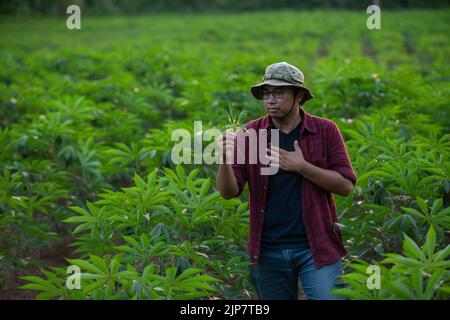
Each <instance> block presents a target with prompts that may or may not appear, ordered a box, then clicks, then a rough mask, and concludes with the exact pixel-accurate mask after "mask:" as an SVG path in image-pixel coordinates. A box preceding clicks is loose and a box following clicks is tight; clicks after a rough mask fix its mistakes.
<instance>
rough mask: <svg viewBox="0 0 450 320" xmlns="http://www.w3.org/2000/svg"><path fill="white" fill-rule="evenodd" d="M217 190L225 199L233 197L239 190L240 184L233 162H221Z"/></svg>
mask: <svg viewBox="0 0 450 320" xmlns="http://www.w3.org/2000/svg"><path fill="white" fill-rule="evenodd" d="M217 190H218V191H219V193H220V195H221V196H222V197H224V198H225V199H231V198H233V197H235V196H236V195H237V193H238V192H239V186H238V183H237V180H236V177H235V176H234V173H233V167H232V166H231V164H220V165H219V170H218V172H217Z"/></svg>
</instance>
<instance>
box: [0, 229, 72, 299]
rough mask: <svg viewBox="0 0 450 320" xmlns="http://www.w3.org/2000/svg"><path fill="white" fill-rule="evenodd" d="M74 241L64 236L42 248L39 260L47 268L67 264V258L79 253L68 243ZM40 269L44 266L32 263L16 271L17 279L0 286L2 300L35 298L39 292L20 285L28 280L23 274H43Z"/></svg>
mask: <svg viewBox="0 0 450 320" xmlns="http://www.w3.org/2000/svg"><path fill="white" fill-rule="evenodd" d="M72 242H74V239H72V238H71V237H64V238H62V239H61V241H60V242H58V243H56V244H54V245H52V246H49V247H44V248H42V249H41V250H40V258H39V259H38V260H39V261H40V263H41V264H42V265H43V266H45V267H44V268H45V269H47V268H50V267H63V266H66V265H67V261H66V260H65V259H66V258H77V255H76V254H75V253H74V252H73V251H74V250H75V248H73V247H68V245H69V244H70V243H72ZM40 269H42V268H39V267H37V266H32V265H30V266H27V267H26V268H24V269H23V270H20V271H18V272H16V273H15V280H14V279H10V281H9V282H10V285H9V286H7V285H5V286H4V287H2V288H0V300H34V299H35V296H36V295H37V294H38V293H39V292H37V291H33V290H24V289H19V288H18V287H19V286H21V285H24V284H25V283H27V281H24V280H22V279H20V277H21V276H42V272H40ZM12 276H14V275H12ZM11 284H12V285H11ZM8 287H9V288H8Z"/></svg>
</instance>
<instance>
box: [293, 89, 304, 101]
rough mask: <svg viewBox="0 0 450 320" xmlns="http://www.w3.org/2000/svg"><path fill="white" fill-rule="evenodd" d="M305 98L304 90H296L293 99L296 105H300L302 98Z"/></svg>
mask: <svg viewBox="0 0 450 320" xmlns="http://www.w3.org/2000/svg"><path fill="white" fill-rule="evenodd" d="M304 96H305V90H302V89H300V90H298V92H297V96H296V97H295V100H296V101H297V103H298V104H300V102H301V101H302V100H303V97H304Z"/></svg>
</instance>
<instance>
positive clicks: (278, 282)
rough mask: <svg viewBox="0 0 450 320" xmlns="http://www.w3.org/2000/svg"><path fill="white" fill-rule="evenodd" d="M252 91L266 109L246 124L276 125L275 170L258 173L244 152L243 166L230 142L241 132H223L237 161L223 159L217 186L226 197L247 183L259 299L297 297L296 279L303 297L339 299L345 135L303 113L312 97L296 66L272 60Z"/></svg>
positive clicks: (350, 174) (349, 171)
mask: <svg viewBox="0 0 450 320" xmlns="http://www.w3.org/2000/svg"><path fill="white" fill-rule="evenodd" d="M251 93H252V94H253V96H254V97H255V98H256V99H259V100H263V103H264V107H265V109H266V111H267V114H266V115H265V116H264V117H261V118H258V119H256V120H252V121H250V122H248V123H247V124H246V128H247V129H254V130H256V131H259V130H269V129H279V138H280V139H279V140H280V143H279V148H278V147H276V146H274V145H271V147H270V149H268V151H270V152H269V153H268V157H267V159H268V160H270V161H271V164H275V165H277V166H279V170H278V172H277V173H276V174H273V175H262V174H261V168H262V167H263V165H262V164H261V163H259V162H258V163H257V164H251V163H249V161H248V155H245V157H246V158H245V160H246V161H245V163H244V164H240V163H236V162H237V161H236V157H237V154H238V150H237V148H235V141H236V137H237V135H239V134H243V132H244V131H238V132H237V133H233V132H225V133H223V134H222V135H221V136H220V137H219V139H218V144H219V147H220V148H221V151H222V152H223V153H222V155H223V159H226V156H227V154H228V156H234V161H233V164H229V163H223V164H220V166H219V171H218V175H217V189H218V191H219V192H220V194H221V195H222V196H223V197H224V198H226V199H230V198H233V197H237V196H239V195H240V194H241V193H242V191H243V189H244V185H245V183H246V182H247V181H248V183H249V191H250V199H249V202H250V238H249V241H248V252H249V255H250V260H251V262H252V266H251V267H250V272H251V276H252V280H253V283H254V285H255V288H256V290H257V293H258V297H259V298H260V299H297V296H298V280H300V281H301V283H302V287H303V289H304V291H305V294H306V296H307V297H308V299H338V298H340V297H339V296H336V295H333V294H332V293H330V290H333V289H335V288H337V287H338V285H337V283H339V282H341V281H340V279H339V278H338V276H339V275H341V274H342V266H341V262H340V259H341V258H342V257H343V256H345V255H346V254H347V252H346V250H345V248H344V246H343V244H342V238H341V233H340V230H339V228H338V227H337V226H336V224H335V223H336V222H337V217H336V209H335V204H334V198H333V193H337V194H339V195H342V196H348V195H349V194H350V193H351V192H352V188H353V185H354V184H355V183H356V175H355V173H354V171H353V168H352V165H351V162H350V160H349V157H348V153H347V150H346V147H345V145H344V141H343V138H342V135H341V133H340V131H339V129H338V127H337V126H336V124H335V123H334V122H332V121H331V120H328V119H325V118H321V117H317V116H313V115H311V114H309V113H307V112H306V111H304V109H303V107H302V106H303V104H304V103H305V102H306V101H307V100H310V99H312V98H313V95H312V94H311V92H310V90H309V89H308V88H307V87H306V85H305V84H304V76H303V73H302V72H301V71H300V70H299V69H298V68H296V67H295V66H293V65H290V64H288V63H286V62H280V63H275V64H272V65H269V66H268V67H267V68H266V71H265V75H264V78H263V81H262V82H261V83H259V84H258V85H255V86H253V87H252V88H251ZM268 136H270V130H269V133H268ZM258 145H259V143H258ZM248 150H249V148H248V145H247V146H246V149H245V150H244V152H248ZM239 152H242V150H241V151H239Z"/></svg>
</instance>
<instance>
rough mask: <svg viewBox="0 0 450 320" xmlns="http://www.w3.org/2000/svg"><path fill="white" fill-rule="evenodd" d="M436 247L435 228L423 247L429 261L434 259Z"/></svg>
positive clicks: (431, 229)
mask: <svg viewBox="0 0 450 320" xmlns="http://www.w3.org/2000/svg"><path fill="white" fill-rule="evenodd" d="M435 246H436V232H435V231H434V228H433V226H430V229H429V230H428V232H427V236H426V240H425V244H424V245H423V250H424V252H425V254H426V255H427V256H428V258H429V259H431V258H432V257H433V253H434V247H435Z"/></svg>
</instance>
